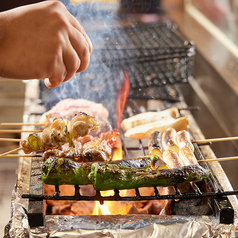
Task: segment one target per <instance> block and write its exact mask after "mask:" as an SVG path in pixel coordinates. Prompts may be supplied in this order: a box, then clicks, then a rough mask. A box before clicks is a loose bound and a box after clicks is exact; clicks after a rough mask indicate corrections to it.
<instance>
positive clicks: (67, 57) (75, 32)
mask: <svg viewBox="0 0 238 238" xmlns="http://www.w3.org/2000/svg"><path fill="white" fill-rule="evenodd" d="M56 7H60V8H61V10H62V4H57V5H56ZM63 9H64V10H63V11H64V15H63V16H64V17H62V18H60V19H62V20H63V21H64V23H63V25H61V26H62V27H63V26H66V27H63V28H61V33H62V35H61V36H63V37H62V38H61V40H60V44H62V45H61V47H59V48H61V49H62V55H60V54H59V57H57V58H56V60H55V59H54V62H53V68H51V69H50V74H49V75H50V77H49V78H48V79H46V80H45V84H46V86H47V87H49V88H54V87H57V86H59V85H60V84H61V83H62V82H65V81H67V80H69V79H70V78H72V77H73V75H74V74H75V73H78V72H82V71H84V70H85V69H86V68H87V67H88V65H89V62H90V55H91V52H92V43H91V41H90V39H89V37H88V35H87V34H86V32H85V30H84V29H83V27H82V26H81V25H80V24H79V22H78V21H77V20H76V18H74V17H73V16H72V15H71V14H70V13H69V12H68V10H67V9H66V8H65V7H64V6H63ZM62 39H64V40H62Z"/></svg>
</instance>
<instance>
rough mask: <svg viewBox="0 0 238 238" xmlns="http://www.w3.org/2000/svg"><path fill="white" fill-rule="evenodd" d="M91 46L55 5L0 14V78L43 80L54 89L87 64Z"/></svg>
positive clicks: (43, 4)
mask: <svg viewBox="0 0 238 238" xmlns="http://www.w3.org/2000/svg"><path fill="white" fill-rule="evenodd" d="M91 52H92V44H91V41H90V39H89V38H88V36H87V34H86V33H85V31H84V29H83V27H82V26H81V25H80V24H79V22H78V21H77V20H76V19H75V18H74V17H73V16H72V15H71V14H70V13H69V12H68V11H67V9H66V8H65V6H64V5H63V4H62V3H60V2H58V1H44V2H41V3H36V4H31V5H26V6H23V7H19V8H15V9H12V10H9V11H5V12H2V13H0V76H2V77H6V78H15V79H45V84H46V86H47V87H49V88H53V87H57V86H59V85H60V84H61V83H62V82H64V81H67V80H69V79H70V78H71V77H72V76H73V75H74V74H75V73H77V72H82V71H84V70H85V69H86V68H87V67H88V64H89V61H90V54H91Z"/></svg>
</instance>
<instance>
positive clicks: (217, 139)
mask: <svg viewBox="0 0 238 238" xmlns="http://www.w3.org/2000/svg"><path fill="white" fill-rule="evenodd" d="M231 140H238V136H234V137H223V138H213V139H204V140H193V141H192V143H197V144H203V143H208V142H222V141H231Z"/></svg>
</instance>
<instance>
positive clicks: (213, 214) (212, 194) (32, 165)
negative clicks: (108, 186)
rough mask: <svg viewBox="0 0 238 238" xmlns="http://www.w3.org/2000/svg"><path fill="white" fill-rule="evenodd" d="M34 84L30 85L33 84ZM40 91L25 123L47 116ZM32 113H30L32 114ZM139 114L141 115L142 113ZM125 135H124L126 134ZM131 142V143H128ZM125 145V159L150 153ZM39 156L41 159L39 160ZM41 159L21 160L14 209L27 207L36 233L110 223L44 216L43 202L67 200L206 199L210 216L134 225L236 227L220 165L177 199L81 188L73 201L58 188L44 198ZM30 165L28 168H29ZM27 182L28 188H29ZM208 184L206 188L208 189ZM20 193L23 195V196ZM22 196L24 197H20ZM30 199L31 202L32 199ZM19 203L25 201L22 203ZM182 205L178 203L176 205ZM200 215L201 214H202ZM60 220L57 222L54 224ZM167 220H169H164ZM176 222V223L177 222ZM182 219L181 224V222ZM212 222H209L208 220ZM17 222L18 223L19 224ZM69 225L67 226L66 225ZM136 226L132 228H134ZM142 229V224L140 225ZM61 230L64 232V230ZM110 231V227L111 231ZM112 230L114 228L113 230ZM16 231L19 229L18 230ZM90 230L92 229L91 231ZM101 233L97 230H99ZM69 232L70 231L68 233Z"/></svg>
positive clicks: (139, 145) (200, 150)
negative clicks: (85, 192)
mask: <svg viewBox="0 0 238 238" xmlns="http://www.w3.org/2000/svg"><path fill="white" fill-rule="evenodd" d="M30 83H32V84H33V82H29V84H30ZM34 83H38V82H34ZM36 88H38V89H39V87H38V86H37V85H35V86H34V88H31V87H30V86H28V93H27V95H28V97H29V98H28V99H27V102H26V110H27V111H28V114H26V115H28V116H26V117H25V120H27V121H28V122H34V121H37V120H38V118H39V114H40V113H34V112H33V111H38V112H43V111H44V110H45V107H43V106H42V105H41V104H39V103H37V102H39V100H38V99H37V98H36V97H37V95H39V94H38V93H32V92H33V91H34V90H36ZM128 103H129V104H130V105H129V106H128V105H127V108H126V110H125V113H127V112H128V113H129V115H130V113H132V112H133V113H138V112H139V111H144V110H146V109H144V110H143V109H142V108H141V107H137V104H136V101H133V103H132V101H130V100H129V101H128ZM151 103H152V104H155V105H157V106H158V103H159V106H161V104H163V106H164V108H167V107H171V105H173V106H177V107H178V108H186V105H185V103H184V102H183V101H182V102H177V103H171V102H166V101H164V102H161V101H157V100H154V101H153V102H150V104H151ZM28 105H31V107H30V108H28V107H27V106H28ZM157 106H153V108H152V106H151V105H150V109H151V110H156V107H157ZM29 110H30V111H29ZM138 110H139V111H138ZM183 114H184V115H186V116H188V117H189V121H190V130H191V134H192V135H193V136H194V138H196V139H203V138H201V137H202V134H201V132H200V131H199V129H198V127H197V126H196V123H195V121H194V119H193V117H192V116H191V114H190V112H189V111H186V110H185V111H183ZM127 116H128V115H125V117H127ZM122 135H123V134H122ZM128 140H129V141H128ZM122 141H123V151H124V154H123V156H125V158H132V157H136V156H138V153H139V155H140V156H141V155H142V156H143V155H145V154H146V153H147V152H146V144H145V142H144V141H143V140H142V141H135V140H133V141H131V140H130V139H128V138H123V136H122ZM195 148H196V156H197V158H198V159H204V154H206V157H208V158H214V157H215V156H214V154H213V153H212V151H211V150H210V147H208V146H201V147H198V146H197V145H195ZM37 156H38V157H37ZM41 163H42V162H41V157H39V155H36V157H34V158H33V159H32V162H30V161H29V158H22V159H21V164H20V171H21V172H20V177H19V179H18V186H17V188H16V190H17V191H18V192H17V194H16V201H17V202H14V204H15V205H14V206H16V207H15V208H14V213H17V212H18V211H17V209H18V208H17V206H19V204H23V206H24V207H25V210H24V213H26V214H27V217H28V218H27V221H28V222H29V224H30V226H31V228H32V229H33V228H34V227H36V228H37V229H38V228H39V227H42V226H43V225H44V226H43V227H44V229H46V230H49V231H50V230H52V229H54V228H53V227H55V226H56V223H57V222H56V220H58V219H59V220H58V221H60V222H61V224H62V227H65V226H66V227H67V224H68V222H69V219H72V220H74V221H77V222H78V223H77V224H78V225H79V226H76V224H72V223H71V222H70V224H71V225H72V227H73V228H75V229H78V228H82V227H83V228H85V227H86V223H87V221H86V220H87V219H88V222H89V224H92V223H93V222H95V221H96V225H95V226H94V228H95V227H98V226H99V225H100V224H101V225H102V226H103V223H104V222H108V221H107V219H108V218H105V217H104V218H100V219H101V220H98V219H99V217H98V218H92V217H91V216H83V217H82V218H80V216H76V217H75V218H74V217H72V216H70V218H67V216H63V217H62V216H52V215H46V216H45V214H44V213H43V199H63V200H64V199H67V200H98V201H101V202H103V201H112V200H129V201H135V200H145V199H146V200H154V199H155V200H159V199H173V200H177V199H179V203H181V204H183V203H184V204H186V205H188V204H189V203H190V201H191V204H193V203H194V201H196V202H195V203H200V202H199V201H201V199H203V198H206V199H208V203H207V204H208V207H209V208H210V209H209V210H208V212H209V213H208V214H202V215H201V214H200V215H195V218H191V215H189V216H188V215H186V214H182V215H181V214H175V215H171V218H168V217H167V216H166V219H165V218H163V216H162V217H160V216H151V215H148V216H146V215H143V216H141V215H134V216H133V219H135V220H133V224H134V223H135V224H136V226H137V225H138V223H137V222H138V221H140V219H142V217H143V219H145V220H146V221H147V222H145V223H143V224H144V225H145V224H146V225H148V223H150V222H151V223H150V224H152V223H154V222H156V223H159V224H161V223H164V222H166V221H169V223H170V222H175V220H176V221H179V223H180V222H182V221H188V220H189V219H192V220H193V219H195V220H197V219H198V220H199V221H200V222H207V221H208V220H209V221H213V222H214V220H215V223H216V222H217V223H218V224H229V225H231V224H233V223H234V222H235V220H236V213H237V209H238V203H237V200H236V197H235V196H233V194H237V191H233V190H232V188H231V186H230V184H229V181H228V179H227V177H226V175H225V174H224V172H223V170H222V169H221V167H220V165H219V163H217V162H213V163H211V164H208V165H206V164H205V163H204V166H209V169H210V170H211V171H212V175H211V176H210V177H209V178H208V179H206V180H205V181H202V182H201V183H198V184H192V186H191V187H192V190H190V191H188V192H180V190H179V189H177V190H176V193H175V194H173V195H160V194H159V193H158V192H157V189H155V194H154V196H151V197H148V196H146V197H145V196H142V195H140V193H139V191H138V190H136V195H135V196H134V197H121V196H120V195H119V192H118V191H115V194H114V196H108V197H104V196H102V195H101V194H100V192H97V193H96V194H95V196H93V197H86V196H81V195H80V188H79V187H77V186H76V189H75V195H74V196H72V197H61V196H60V194H59V192H58V187H57V186H56V192H55V194H54V195H53V196H52V197H49V196H44V195H43V194H42V189H43V184H42V182H41V180H40V178H39V175H40V168H41ZM26 164H27V166H26ZM27 181H30V184H29V183H27ZM25 182H26V183H27V184H25ZM204 183H205V186H204ZM19 191H21V192H20V193H19ZM19 196H20V197H19ZM28 198H29V199H28ZM19 201H21V202H20V203H19ZM176 204H178V203H176ZM196 205H197V207H199V204H196ZM199 212H200V211H199ZM19 216H21V217H22V216H23V215H22V213H21V214H20V215H18V216H16V217H19ZM110 217H111V218H110V219H109V220H110V224H112V227H113V226H116V227H118V223H117V222H119V220H120V219H122V220H121V221H123V222H125V220H126V216H121V217H120V219H119V220H118V216H115V220H113V217H114V216H110ZM15 219H16V218H15V217H14V221H15ZM54 219H56V220H54ZM128 219H131V215H128ZM164 219H165V220H164ZM174 219H175V220H174ZM177 219H178V220H177ZM207 219H208V220H207ZM16 221H17V222H16ZM16 221H15V222H16V224H18V222H19V221H18V218H17V220H16ZM64 221H65V223H64ZM80 224H81V225H82V227H80ZM131 225H132V224H131ZM140 226H141V224H140ZM62 227H61V228H60V229H63V228H62ZM107 228H108V227H107ZM110 228H111V226H110ZM15 229H16V227H15ZM87 229H89V228H87ZM95 229H97V228H95ZM66 230H67V229H66Z"/></svg>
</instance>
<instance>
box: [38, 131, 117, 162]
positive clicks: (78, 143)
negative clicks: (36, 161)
mask: <svg viewBox="0 0 238 238" xmlns="http://www.w3.org/2000/svg"><path fill="white" fill-rule="evenodd" d="M118 135H119V133H118V131H116V130H114V131H113V132H107V133H102V134H101V136H100V137H99V138H98V137H93V136H90V135H87V136H85V137H80V138H78V139H77V140H75V141H74V147H71V146H69V144H68V143H66V144H63V145H62V146H61V148H60V149H52V150H47V151H45V152H44V153H43V156H42V157H43V160H44V161H45V160H47V159H48V157H49V156H52V155H54V156H56V157H65V158H70V159H74V160H76V161H78V162H79V161H81V162H90V161H109V160H111V155H112V148H113V147H114V145H115V142H116V138H117V136H118Z"/></svg>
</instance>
